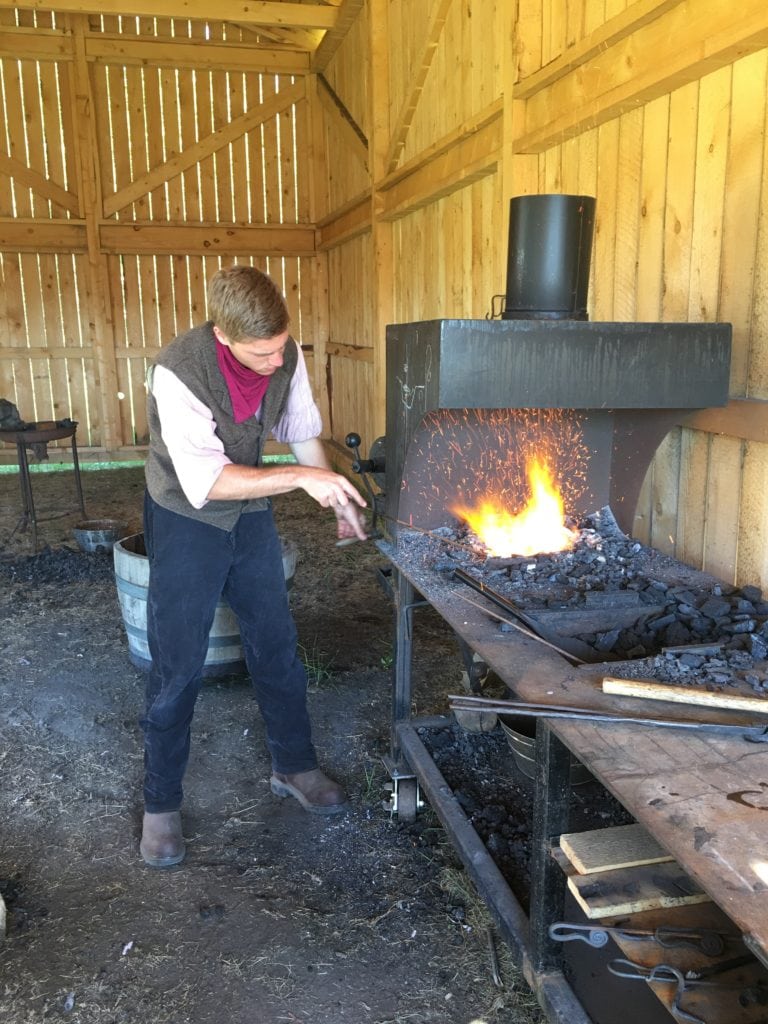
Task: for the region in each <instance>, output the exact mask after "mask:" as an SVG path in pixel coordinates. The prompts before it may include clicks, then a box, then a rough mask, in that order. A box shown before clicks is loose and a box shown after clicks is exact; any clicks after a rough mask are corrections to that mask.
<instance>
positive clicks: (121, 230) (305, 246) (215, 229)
mask: <svg viewBox="0 0 768 1024" xmlns="http://www.w3.org/2000/svg"><path fill="white" fill-rule="evenodd" d="M100 238H101V249H102V251H103V252H114V253H137V254H151V253H157V254H159V253H187V254H198V255H206V254H211V253H218V254H220V255H222V256H233V255H239V254H242V253H244V252H251V253H253V254H254V255H259V256H269V255H274V254H276V253H277V254H280V255H283V256H307V255H312V254H313V253H314V252H315V232H314V229H313V228H311V227H303V226H298V225H292V224H272V225H269V226H261V225H257V224H254V225H252V226H245V225H239V224H227V225H222V224H215V225H213V224H206V225H199V224H157V225H155V224H134V223H127V224H114V223H112V222H106V221H102V224H101V230H100Z"/></svg>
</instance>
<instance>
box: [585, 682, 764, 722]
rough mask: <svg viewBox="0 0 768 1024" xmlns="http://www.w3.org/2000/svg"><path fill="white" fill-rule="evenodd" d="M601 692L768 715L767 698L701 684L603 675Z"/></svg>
mask: <svg viewBox="0 0 768 1024" xmlns="http://www.w3.org/2000/svg"><path fill="white" fill-rule="evenodd" d="M602 685H603V693H614V694H618V695H619V696H622V697H638V698H640V699H642V700H667V701H671V702H672V703H674V704H697V705H700V706H701V707H707V708H735V709H737V710H739V711H752V712H756V713H758V714H761V715H768V698H766V697H744V696H743V695H741V694H739V693H730V692H729V691H728V690H721V691H719V692H710V691H709V690H705V689H704V688H703V687H701V686H669V685H666V684H664V683H657V682H655V681H654V680H652V679H616V678H614V677H613V676H606V677H605V678H604V679H603V684H602Z"/></svg>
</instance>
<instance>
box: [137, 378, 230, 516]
mask: <svg viewBox="0 0 768 1024" xmlns="http://www.w3.org/2000/svg"><path fill="white" fill-rule="evenodd" d="M151 387H152V394H153V396H154V399H155V402H156V403H157V412H158V415H159V417H160V434H161V436H162V439H163V442H164V443H165V446H166V448H167V449H168V454H169V455H170V458H171V462H172V463H173V468H174V469H175V471H176V476H177V477H178V480H179V484H180V486H181V489H182V490H183V491H184V495H185V497H186V499H187V501H188V502H189V503H190V505H191V506H192V507H193V508H203V506H204V505H206V504H207V503H208V492H209V491H210V489H211V487H213V485H214V483H215V482H216V480H217V479H218V476H219V474H220V473H221V471H222V469H223V468H224V466H226V465H228V464H229V463H230V462H231V460H230V459H228V458H227V456H226V455H225V454H224V446H223V445H222V443H221V441H220V439H219V437H218V436H217V434H216V423H215V422H214V419H213V415H212V414H211V410H210V409H209V408H208V406H207V405H205V404H204V403H203V402H201V401H200V400H199V399H197V398H195V396H194V395H193V394H192V392H191V391H190V390H189V388H188V387H186V385H184V384H182V382H181V381H180V380H179V378H178V377H177V376H176V374H174V373H172V372H171V371H170V370H167V369H166V368H165V367H163V366H156V367H155V368H154V370H153V372H152V383H151Z"/></svg>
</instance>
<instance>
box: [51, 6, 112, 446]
mask: <svg viewBox="0 0 768 1024" xmlns="http://www.w3.org/2000/svg"><path fill="white" fill-rule="evenodd" d="M87 20H88V19H87V18H85V17H82V16H80V17H74V16H71V17H67V18H66V19H65V22H66V24H65V28H66V29H68V30H70V31H71V32H72V37H73V43H74V57H75V59H74V61H73V62H72V63H71V64H68V65H67V66H66V68H65V73H66V75H67V77H68V79H69V96H70V97H71V100H70V102H71V109H70V111H69V114H70V117H71V121H72V124H73V125H74V128H75V163H76V176H77V191H78V194H79V195H80V197H81V202H82V209H83V215H84V218H85V237H86V261H85V289H84V294H82V295H81V302H82V306H83V321H84V322H85V323H86V324H87V328H86V339H87V341H88V342H89V344H92V345H93V346H94V349H95V352H96V374H95V378H96V392H97V394H98V396H99V397H98V402H97V403H94V408H93V419H92V425H93V429H94V431H95V432H97V433H98V434H100V435H101V438H100V440H101V443H102V444H103V445H105V446H106V447H107V448H110V447H115V446H116V445H119V444H121V443H122V442H123V437H122V429H121V415H120V403H119V400H118V397H117V395H118V391H119V388H118V383H117V382H118V374H117V362H116V361H115V325H114V320H113V319H112V308H113V307H112V301H111V292H110V276H109V268H108V267H107V261H106V257H105V256H104V254H103V253H102V252H101V251H100V248H99V224H98V218H99V215H100V213H101V207H102V198H103V187H102V180H101V166H100V163H99V147H98V139H97V132H98V126H97V123H96V102H95V98H94V95H93V87H92V82H91V75H90V68H89V65H88V61H87V59H86V56H85V36H86V32H87Z"/></svg>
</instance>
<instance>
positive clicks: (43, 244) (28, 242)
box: [0, 217, 88, 253]
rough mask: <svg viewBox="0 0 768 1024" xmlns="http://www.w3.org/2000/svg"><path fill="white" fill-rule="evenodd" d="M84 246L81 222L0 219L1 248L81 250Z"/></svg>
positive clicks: (9, 250)
mask: <svg viewBox="0 0 768 1024" xmlns="http://www.w3.org/2000/svg"><path fill="white" fill-rule="evenodd" d="M87 247H88V244H87V239H86V231H85V224H84V223H83V222H82V221H80V222H79V223H78V222H76V221H71V220H33V219H31V218H21V217H14V218H11V217H2V218H0V250H1V251H4V252H78V253H83V252H85V251H86V250H87Z"/></svg>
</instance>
